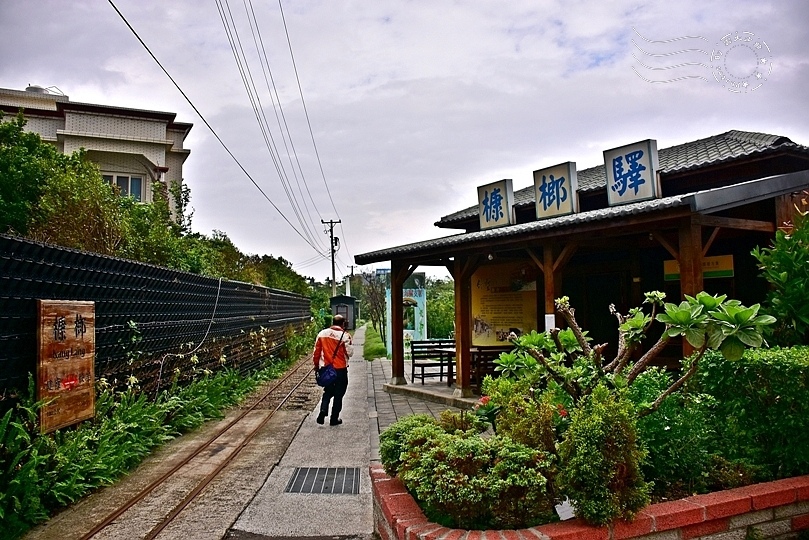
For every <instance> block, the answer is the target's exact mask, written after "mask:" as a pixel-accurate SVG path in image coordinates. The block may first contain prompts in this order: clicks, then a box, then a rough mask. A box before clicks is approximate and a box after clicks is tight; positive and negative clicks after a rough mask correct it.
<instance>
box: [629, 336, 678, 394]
mask: <svg viewBox="0 0 809 540" xmlns="http://www.w3.org/2000/svg"><path fill="white" fill-rule="evenodd" d="M668 342H669V339H668V337H666V333H665V332H663V335H662V336H660V339H658V340H657V343H655V344H654V345H653V346H652V348H651V349H649V350H648V351H646V354H644V355H643V356H641V358H640V360H638V361H637V363H636V364H635V365H634V366H633V367H632V370H631V371H630V372H629V375H627V377H626V381H627V384H632V381H634V380H635V378H636V377H637V376H638V375H640V374H641V373H642V372H643V370H645V369H646V366H647V365H648V364H649V362H651V361H652V360H653V359H654V358H655V357H657V355H658V354H660V353H661V352H662V351H663V349H664V348H665V347H666V345H667V344H668Z"/></svg>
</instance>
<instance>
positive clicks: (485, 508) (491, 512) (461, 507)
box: [379, 414, 553, 528]
mask: <svg viewBox="0 0 809 540" xmlns="http://www.w3.org/2000/svg"><path fill="white" fill-rule="evenodd" d="M468 417H469V415H467V418H468ZM459 418H460V417H459V416H457V415H447V414H445V415H442V420H441V423H440V424H439V422H437V421H436V420H435V419H434V418H432V417H431V416H428V415H413V416H408V417H406V418H403V419H401V420H399V421H397V422H395V423H394V424H392V425H391V426H390V427H388V429H386V430H385V431H384V432H382V434H381V435H380V445H379V446H380V449H379V453H380V457H381V459H382V464H383V466H384V467H385V470H386V471H387V472H388V474H395V475H397V476H398V477H399V478H400V479H401V480H402V482H403V483H404V485H405V486H406V487H407V489H408V490H409V491H410V492H411V493H412V494H413V496H414V497H415V498H416V499H417V500H418V501H419V502H420V503H421V504H422V506H423V508H424V511H425V513H426V514H427V515H428V517H430V518H431V519H433V520H435V521H437V522H439V523H443V524H445V525H447V526H451V527H464V528H491V527H495V528H518V527H524V526H530V525H536V524H538V523H544V522H547V521H550V520H551V519H552V514H553V498H552V496H551V494H550V491H549V487H550V486H549V482H548V480H547V473H548V470H549V469H550V468H551V466H552V463H553V458H552V456H551V455H550V454H548V453H546V452H542V451H539V450H535V449H532V448H529V447H527V446H525V445H523V444H520V443H517V442H514V441H512V440H511V439H510V438H508V437H500V436H493V437H488V438H484V437H480V436H479V435H478V433H479V431H478V430H477V429H476V427H479V425H478V426H476V425H475V422H474V421H473V422H472V425H473V427H472V429H469V430H467V431H461V430H460V429H455V427H456V425H455V423H456V422H457V421H458V420H459ZM448 430H449V431H448Z"/></svg>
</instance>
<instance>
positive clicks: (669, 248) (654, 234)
mask: <svg viewBox="0 0 809 540" xmlns="http://www.w3.org/2000/svg"><path fill="white" fill-rule="evenodd" d="M649 234H651V235H652V238H654V239H655V240H657V242H658V243H659V244H660V245H661V246H663V247H664V248H666V251H668V252H669V253H670V254H671V256H672V257H674V258H675V259H677V260H679V259H680V253H679V252H678V251H677V250H676V249H675V248H674V246H672V245H671V244H669V242H668V240H666V239H665V237H664V236H663V235H661V234H660V233H658V232H656V231H652V232H651V233H649Z"/></svg>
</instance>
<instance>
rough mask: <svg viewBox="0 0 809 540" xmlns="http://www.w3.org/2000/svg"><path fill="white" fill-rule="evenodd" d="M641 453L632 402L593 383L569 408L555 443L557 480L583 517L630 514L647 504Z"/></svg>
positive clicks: (601, 520)
mask: <svg viewBox="0 0 809 540" xmlns="http://www.w3.org/2000/svg"><path fill="white" fill-rule="evenodd" d="M643 457H644V453H643V451H642V450H641V448H640V447H639V444H638V440H637V432H636V427H635V417H634V410H633V406H632V404H631V403H630V402H629V400H628V399H626V397H625V396H624V394H623V393H619V392H611V391H610V390H608V389H607V388H606V387H605V386H604V385H598V386H597V387H595V388H594V389H593V392H592V394H590V395H589V396H587V397H586V398H584V399H583V400H582V402H581V403H580V404H579V407H578V408H576V409H575V410H574V411H573V412H572V413H571V424H570V427H569V428H568V430H567V431H566V432H565V436H564V439H563V441H562V443H561V444H560V447H559V458H560V466H559V474H558V475H557V477H556V478H557V486H558V488H559V490H560V492H561V493H563V494H565V495H567V496H568V497H570V499H571V500H572V501H573V502H574V504H575V507H576V515H578V516H580V517H582V518H584V519H585V520H586V521H587V522H588V523H592V524H597V525H603V524H606V523H609V522H611V521H613V520H615V519H617V518H624V519H631V518H632V517H633V516H634V514H635V513H636V512H637V511H638V510H640V509H641V508H643V507H644V506H646V505H647V504H649V491H650V487H651V486H650V485H649V484H647V483H646V482H644V480H643V475H642V474H641V471H640V464H641V461H642V459H643Z"/></svg>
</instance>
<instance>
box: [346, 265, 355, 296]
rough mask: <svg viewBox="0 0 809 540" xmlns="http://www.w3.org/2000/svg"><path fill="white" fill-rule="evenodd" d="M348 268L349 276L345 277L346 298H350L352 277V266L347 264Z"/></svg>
mask: <svg viewBox="0 0 809 540" xmlns="http://www.w3.org/2000/svg"><path fill="white" fill-rule="evenodd" d="M348 267H349V268H350V269H351V275H350V276H347V277H346V296H351V278H353V277H354V265H353V264H349V265H348Z"/></svg>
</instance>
